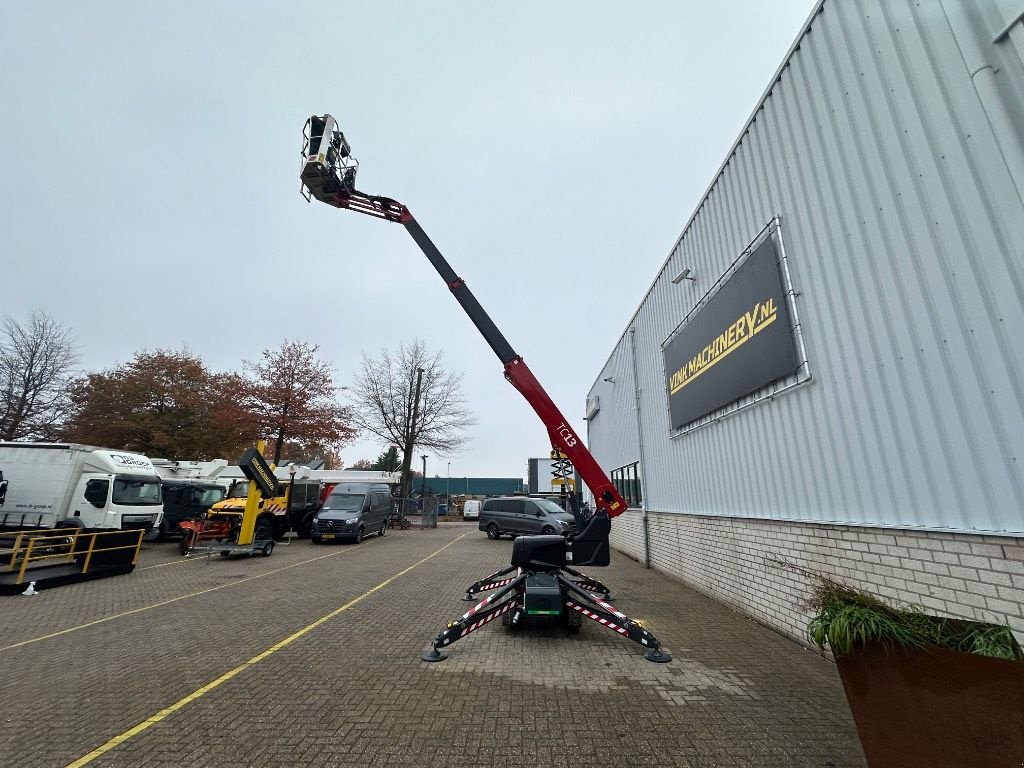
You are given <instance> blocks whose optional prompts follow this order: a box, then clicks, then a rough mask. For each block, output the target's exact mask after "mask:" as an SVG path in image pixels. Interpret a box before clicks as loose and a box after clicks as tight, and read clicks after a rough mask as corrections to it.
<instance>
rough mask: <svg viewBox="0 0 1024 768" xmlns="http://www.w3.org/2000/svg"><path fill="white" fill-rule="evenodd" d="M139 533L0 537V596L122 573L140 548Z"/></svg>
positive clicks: (39, 533) (45, 533)
mask: <svg viewBox="0 0 1024 768" xmlns="http://www.w3.org/2000/svg"><path fill="white" fill-rule="evenodd" d="M145 533H146V531H145V530H144V529H142V528H139V529H131V530H127V531H120V530H118V531H82V530H77V529H74V530H72V529H62V530H60V531H59V532H55V531H54V529H52V528H50V529H46V530H35V531H16V532H13V531H12V532H10V533H0V592H8V593H10V592H11V590H13V589H15V588H17V587H19V586H21V585H23V584H25V583H27V582H30V581H35V582H37V583H40V584H42V585H45V584H46V583H47V582H55V583H56V584H64V583H71V582H74V581H82V580H85V579H92V578H99V577H101V576H112V575H116V574H119V573H128V572H130V571H131V570H132V569H134V567H135V564H136V563H137V562H138V560H139V551H140V550H141V549H142V538H143V536H144V535H145Z"/></svg>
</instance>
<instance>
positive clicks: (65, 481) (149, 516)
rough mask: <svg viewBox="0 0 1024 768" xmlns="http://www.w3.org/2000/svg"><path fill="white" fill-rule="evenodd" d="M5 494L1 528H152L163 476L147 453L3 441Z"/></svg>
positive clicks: (160, 505)
mask: <svg viewBox="0 0 1024 768" xmlns="http://www.w3.org/2000/svg"><path fill="white" fill-rule="evenodd" d="M0 470H2V471H3V473H4V478H5V480H6V481H7V494H6V498H5V499H4V501H3V504H2V506H0V528H2V529H8V530H10V529H32V530H43V529H52V528H75V529H80V530H85V531H100V530H131V529H140V528H141V529H145V530H149V529H151V528H154V527H158V526H159V525H160V520H161V518H162V516H163V503H162V499H161V491H160V477H159V476H158V475H157V473H156V471H155V470H154V468H153V465H152V463H150V461H149V459H147V458H146V457H145V456H141V455H139V454H136V453H128V452H125V451H116V450H106V449H103V448H94V447H92V446H87V445H74V444H67V443H0Z"/></svg>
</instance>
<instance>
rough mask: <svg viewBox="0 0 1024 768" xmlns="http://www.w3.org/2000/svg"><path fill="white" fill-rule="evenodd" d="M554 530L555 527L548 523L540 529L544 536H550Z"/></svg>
mask: <svg viewBox="0 0 1024 768" xmlns="http://www.w3.org/2000/svg"><path fill="white" fill-rule="evenodd" d="M554 532H555V529H554V528H552V527H551V526H550V525H545V526H544V528H542V529H541V533H543V534H544V535H545V536H550V535H551V534H553V533H554Z"/></svg>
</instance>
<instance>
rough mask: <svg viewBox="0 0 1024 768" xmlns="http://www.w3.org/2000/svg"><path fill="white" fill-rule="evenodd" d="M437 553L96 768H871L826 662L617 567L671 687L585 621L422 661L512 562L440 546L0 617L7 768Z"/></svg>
mask: <svg viewBox="0 0 1024 768" xmlns="http://www.w3.org/2000/svg"><path fill="white" fill-rule="evenodd" d="M463 534H466V535H465V537H464V538H459V537H460V536H462V535H463ZM446 544H450V546H448V547H447V548H446V549H443V550H442V551H440V552H439V553H437V554H436V555H434V556H433V557H431V558H430V559H428V560H426V561H425V562H422V563H420V564H419V565H416V566H415V567H414V568H413V569H412V570H411V571H409V572H408V573H406V574H405V575H402V576H399V577H398V578H396V579H394V580H393V581H392V582H390V583H389V584H387V585H385V586H383V587H381V588H380V589H378V590H376V591H374V592H373V593H372V594H369V595H367V596H366V597H364V598H363V599H362V600H360V601H359V602H358V603H356V604H355V605H352V606H351V607H349V608H348V609H346V610H344V611H342V612H340V613H338V614H337V615H336V616H334V617H333V618H331V619H329V620H327V621H325V622H324V623H322V624H320V625H319V626H317V627H316V628H314V629H312V630H311V631H309V632H308V633H307V634H305V635H303V636H302V637H300V638H299V639H297V640H295V641H294V642H292V643H291V644H290V645H288V646H286V647H284V648H283V649H282V650H279V651H277V652H275V653H273V654H271V655H269V656H266V657H264V658H262V659H261V660H259V661H257V662H255V663H253V664H251V665H248V666H245V667H244V668H243V669H241V671H239V672H238V673H237V674H236V675H235V676H234V677H232V678H231V679H229V680H227V681H226V682H224V683H223V684H221V685H219V686H218V687H216V688H214V689H212V690H211V691H210V692H208V693H206V694H205V695H203V696H201V697H199V698H195V699H194V700H192V701H190V702H189V703H187V704H184V705H183V706H181V707H180V708H179V709H177V710H176V711H174V712H173V713H171V714H169V715H166V716H165V717H164V718H163V719H161V720H159V722H157V723H155V724H154V725H152V726H151V727H149V728H147V729H145V730H143V731H141V732H139V733H137V734H136V735H134V736H132V737H131V738H128V739H127V740H125V741H124V742H123V743H120V744H119V745H118V746H116V747H114V748H113V749H111V750H110V751H108V752H106V753H105V754H103V755H101V756H99V757H97V758H96V759H95V760H94V761H92V762H90V763H89V765H90V766H95V767H96V768H111V767H113V766H121V767H128V766H131V767H132V768H135V767H136V766H152V767H153V768H156V767H157V766H225V767H227V766H232V767H236V766H252V767H254V768H255V767H256V766H343V765H360V766H363V765H365V766H385V765H388V766H391V765H394V766H452V765H454V766H501V768H514V767H515V766H530V767H531V768H535V767H537V766H567V767H568V766H570V765H573V766H580V765H587V766H590V765H593V766H613V765H614V766H622V765H623V764H639V765H644V764H646V765H652V766H834V767H836V768H838V767H839V766H863V765H864V762H863V757H862V755H861V751H860V747H859V745H858V744H857V739H856V734H855V731H854V728H853V724H852V720H851V718H850V715H849V711H848V709H847V706H846V702H845V699H844V697H843V692H842V687H841V685H840V683H839V679H838V676H837V675H836V672H835V668H834V666H833V665H832V664H831V663H830V662H828V661H826V660H824V659H821V658H819V657H817V656H815V655H814V654H812V653H809V652H808V651H805V650H803V649H801V648H800V647H798V646H796V645H795V644H793V643H791V642H790V641H788V640H785V639H783V638H781V637H780V636H778V635H776V634H774V633H773V632H771V631H769V630H766V629H764V628H762V627H760V626H758V625H756V624H753V623H751V622H750V621H748V620H746V619H744V618H743V617H741V616H738V615H737V614H734V613H732V612H731V611H729V610H727V609H725V608H723V607H722V606H720V605H719V604H717V603H715V602H713V601H710V600H708V599H707V598H704V597H702V596H700V595H698V594H696V593H694V592H691V591H690V590H687V589H686V588H684V587H682V586H681V585H680V584H678V583H675V582H672V581H669V580H667V579H665V578H664V577H662V576H659V575H658V574H655V573H653V572H651V571H646V570H644V569H643V568H642V567H641V566H639V565H638V564H637V563H634V562H633V561H631V560H629V559H627V558H625V557H622V556H619V557H616V558H614V561H613V564H612V566H611V567H610V568H607V569H599V570H598V571H597V572H595V575H596V576H597V577H598V578H601V579H602V580H603V581H605V582H606V583H608V584H609V585H610V586H611V587H612V588H613V591H614V594H615V598H616V600H615V602H616V605H617V606H618V607H619V608H620V609H621V610H623V611H624V612H626V613H627V614H629V615H631V616H633V617H635V618H643V619H645V620H646V621H647V623H648V625H649V627H650V628H651V629H652V631H654V632H655V633H656V634H657V635H658V637H659V638H660V639H661V640H662V642H663V643H664V645H665V647H666V648H668V649H669V650H670V651H671V652H672V653H673V655H674V657H675V659H674V661H673V662H672V663H671V664H667V665H658V664H652V663H650V662H647V661H645V660H644V659H643V657H642V655H641V649H640V648H639V647H638V646H636V645H634V644H633V643H629V642H628V641H625V640H623V639H621V638H619V637H618V636H616V635H614V634H613V633H611V632H609V631H608V630H606V629H603V628H601V627H599V626H597V625H596V624H594V623H592V622H587V623H585V624H584V627H583V630H582V632H581V633H580V634H579V635H577V636H568V635H566V634H565V633H564V631H562V630H559V629H557V628H547V629H538V630H529V629H527V630H525V631H519V632H517V633H516V634H509V633H508V632H507V630H505V629H503V628H501V627H500V626H498V622H495V623H493V624H491V625H489V626H487V627H485V628H484V629H482V630H481V631H479V632H477V633H475V634H473V635H471V636H470V637H468V638H467V639H465V640H463V641H460V642H458V643H456V644H455V645H454V646H453V647H452V648H451V649H450V658H449V659H448V660H447V661H444V662H441V663H439V664H426V663H424V662H421V661H420V660H419V655H420V653H422V651H423V650H425V649H426V648H427V647H428V646H429V644H430V640H431V638H432V637H433V635H435V634H436V633H437V631H438V630H439V629H441V628H442V627H443V625H444V623H445V621H447V620H450V619H453V618H455V617H456V616H457V615H459V614H460V613H462V612H463V611H465V610H466V607H467V604H466V603H463V602H461V601H460V597H461V596H462V590H463V588H464V587H465V586H466V585H468V584H469V583H471V582H473V581H474V580H476V579H477V578H479V577H481V576H484V575H486V574H487V573H489V572H491V571H493V570H495V569H497V568H498V567H500V566H502V565H503V564H505V563H506V562H507V558H508V553H509V549H510V547H511V544H510V542H508V541H507V540H506V541H503V542H493V541H489V540H487V539H486V538H485V537H484V536H483V534H482V533H479V532H478V531H476V530H475V529H474V528H473V526H472V525H462V524H446V525H442V526H441V527H440V528H439V529H437V530H434V531H406V532H390V533H389V534H388V535H387V536H386V537H385V538H384V539H376V538H371V539H369V540H367V541H365V542H364V543H363V544H360V545H358V546H344V545H342V546H331V547H315V546H312V545H311V544H309V543H308V542H296V543H294V544H293V545H291V546H290V547H278V549H277V550H276V551H275V553H274V555H273V556H272V557H270V558H254V559H242V560H235V559H231V560H225V559H220V558H216V559H212V560H209V561H207V560H206V559H201V560H198V561H182V560H181V558H180V557H179V556H178V555H177V554H176V551H175V548H174V546H173V545H171V544H166V545H148V546H147V547H146V548H145V550H144V553H143V559H142V562H141V563H140V568H139V569H137V570H136V571H135V573H133V574H131V575H129V576H122V577H117V578H113V579H107V580H103V581H96V582H91V583H87V584H79V585H74V586H68V587H63V588H60V589H55V590H52V591H49V592H42V593H40V594H39V595H38V596H36V597H32V598H25V597H20V596H18V597H8V598H4V599H3V602H2V603H0V617H2V621H0V670H2V674H3V682H4V692H5V693H4V695H3V696H2V697H0V726H2V727H0V766H5V768H6V767H7V766H12V767H15V766H16V767H17V768H23V767H24V768H35V767H36V766H46V767H47V768H49V766H65V765H67V764H69V763H71V762H72V761H74V760H75V759H77V758H79V757H81V756H83V755H85V754H87V753H89V752H90V751H91V750H93V749H95V748H96V747H98V746H99V745H101V744H104V743H105V742H107V741H108V740H109V739H111V738H113V737H115V736H118V735H119V734H122V733H123V732H125V731H126V730H128V729H130V728H132V727H133V726H135V725H137V724H138V723H141V722H143V721H145V720H146V719H147V718H150V717H153V716H154V715H157V713H159V712H160V711H161V710H162V709H164V708H165V707H168V706H170V705H172V704H174V703H175V702H179V701H180V700H181V699H183V698H185V697H187V696H189V695H190V694H192V693H193V692H195V691H196V690H198V689H200V688H202V687H203V686H204V685H206V684H208V683H210V682H211V681H213V680H215V679H217V678H218V677H220V676H221V675H223V674H224V673H225V672H227V671H229V670H232V669H235V668H236V667H239V665H242V664H244V662H246V661H247V660H249V659H252V658H253V657H254V656H256V655H257V654H260V653H261V652H263V651H265V650H267V649H268V648H270V647H271V646H273V645H274V644H275V643H278V642H280V641H282V640H284V639H285V638H287V637H289V636H290V635H292V634H293V633H295V632H296V631H298V630H300V629H302V628H303V627H306V626H307V625H309V624H310V623H311V622H313V621H315V620H317V619H319V618H321V617H322V616H324V615H325V614H328V613H329V612H331V611H333V610H335V609H337V608H339V607H341V606H343V605H345V604H346V603H347V602H349V601H351V600H353V599H354V598H357V597H359V596H360V595H364V594H365V593H366V592H367V591H368V590H371V589H373V588H374V587H377V586H378V585H380V584H382V583H383V582H385V581H386V580H387V579H389V578H391V577H393V576H394V575H395V574H396V573H398V572H400V571H402V570H403V569H405V568H408V567H409V566H412V565H414V564H415V563H417V562H419V561H420V560H422V559H423V558H426V557H428V556H430V555H431V554H432V553H435V552H437V551H438V550H439V549H441V548H442V547H444V546H445V545H446ZM150 606H153V607H150ZM108 617H113V618H110V619H109V620H104V619H107V618H108ZM90 622H95V623H91V624H90V625H89V626H85V627H84V628H81V629H73V631H70V632H64V633H63V634H56V635H54V636H51V637H45V636H47V635H53V633H59V632H62V631H63V630H67V629H69V628H75V627H79V626H81V625H83V624H89V623H90ZM44 637H45V639H38V638H44ZM19 644H20V645H19ZM12 646H14V647H12Z"/></svg>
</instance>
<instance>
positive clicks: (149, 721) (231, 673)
mask: <svg viewBox="0 0 1024 768" xmlns="http://www.w3.org/2000/svg"><path fill="white" fill-rule="evenodd" d="M468 535H469V534H467V533H464V534H462V536H459V538H458V539H452V540H451V541H449V542H448V543H447V544H445V545H444V546H443V547H441V548H440V549H439V550H437V551H436V552H432V553H431V554H429V555H427V556H426V557H424V558H423V559H422V560H420V561H419V562H417V563H413V564H412V565H410V566H409V567H408V568H406V569H405V570H404V571H399V572H398V573H396V574H395V575H394V576H392V577H391V578H389V579H386V580H384V581H382V582H381V583H380V584H378V585H377V586H375V587H373V588H372V589H369V590H367V591H366V592H363V594H361V595H359V597H356V598H353V599H352V600H349V601H348V602H347V603H345V604H344V605H343V606H341V607H340V608H335V609H334V610H333V611H331V612H330V613H327V614H324V615H323V616H321V617H320V618H319V619H317V620H316V621H314V622H313V623H312V624H307V625H306V626H304V627H303V628H302V629H300V630H299V631H298V632H295V633H293V634H291V635H289V636H288V637H286V638H285V639H284V640H281V641H280V642H278V643H275V644H274V645H272V646H270V647H269V648H267V650H265V651H263V653H259V654H257V655H255V656H253V657H252V658H251V659H249V660H248V661H246V662H243V663H241V664H239V665H238V666H237V667H235V668H234V669H231V670H228V671H227V672H225V673H224V674H223V675H221V676H220V677H218V678H217V679H215V680H212V681H210V682H209V683H207V684H206V685H204V686H203V687H202V688H200V689H198V690H196V691H193V692H192V693H190V694H189V695H188V696H186V697H185V698H183V699H178V701H176V702H174V703H173V704H171V705H170V706H169V707H164V708H163V709H161V710H160V711H159V712H157V713H156V714H155V715H153V716H152V717H148V718H146V719H145V720H143V721H142V722H141V723H139V724H138V725H136V726H134V727H132V728H129V729H128V730H127V731H125V732H124V733H121V734H118V735H117V736H115V737H114V738H112V739H111V740H110V741H108V742H106V743H105V744H101V745H100V746H98V747H96V749H94V750H93V751H92V752H90V753H89V754H87V755H83V756H82V757H80V758H78V759H77V760H75V761H74V762H73V763H68V765H67V766H65V768H82V766H84V765H88V764H89V763H91V762H92V761H93V760H95V759H96V758H97V757H100V756H101V755H104V754H106V753H107V752H109V751H110V750H112V749H114V748H115V747H117V746H119V745H120V744H123V743H124V742H126V741H128V740H129V739H130V738H132V737H133V736H137V735H138V734H140V733H142V732H143V731H145V730H146V729H148V728H151V727H152V726H154V725H156V724H157V723H159V722H160V721H161V720H164V719H165V718H167V717H169V716H170V715H173V714H174V713H175V712H177V711H178V710H180V709H183V708H184V707H187V706H188V705H189V704H191V703H192V702H193V701H195V700H196V699H198V698H201V697H202V696H205V695H206V694H208V693H209V692H210V691H212V690H214V689H215V688H219V687H220V686H221V685H223V684H224V683H226V682H227V681H228V680H230V679H231V678H233V677H235V676H236V675H238V674H239V673H240V672H243V671H244V670H246V669H248V668H249V667H252V666H255V665H256V664H259V663H260V662H261V661H263V660H264V659H266V658H267V657H269V656H271V655H272V654H275V653H277V652H278V651H280V650H281V649H282V648H284V647H286V646H288V645H291V644H292V643H294V642H295V641H296V640H298V639H299V638H300V637H302V636H303V635H306V634H308V633H310V632H312V631H313V630H314V629H316V628H317V627H319V626H320V625H321V624H323V623H324V622H326V621H330V620H331V619H333V618H334V617H335V616H337V615H338V614H339V613H343V612H344V611H347V610H348V609H349V608H351V607H352V606H354V605H356V604H357V603H359V602H362V601H363V600H365V599H366V598H367V597H369V596H370V595H372V594H373V593H374V592H376V591H378V590H380V589H383V588H384V587H386V586H387V585H388V584H390V583H391V582H393V581H394V580H395V579H397V578H398V577H400V576H404V575H405V574H407V573H408V572H409V571H411V570H412V569H413V568H416V567H418V566H420V565H423V563H425V562H427V560H429V559H430V558H432V557H434V556H435V555H438V554H440V553H441V552H443V551H444V550H446V549H448V547H450V546H451V545H452V544H454V543H455V542H457V541H458V540H459V539H462V538H465V537H466V536H468Z"/></svg>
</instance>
